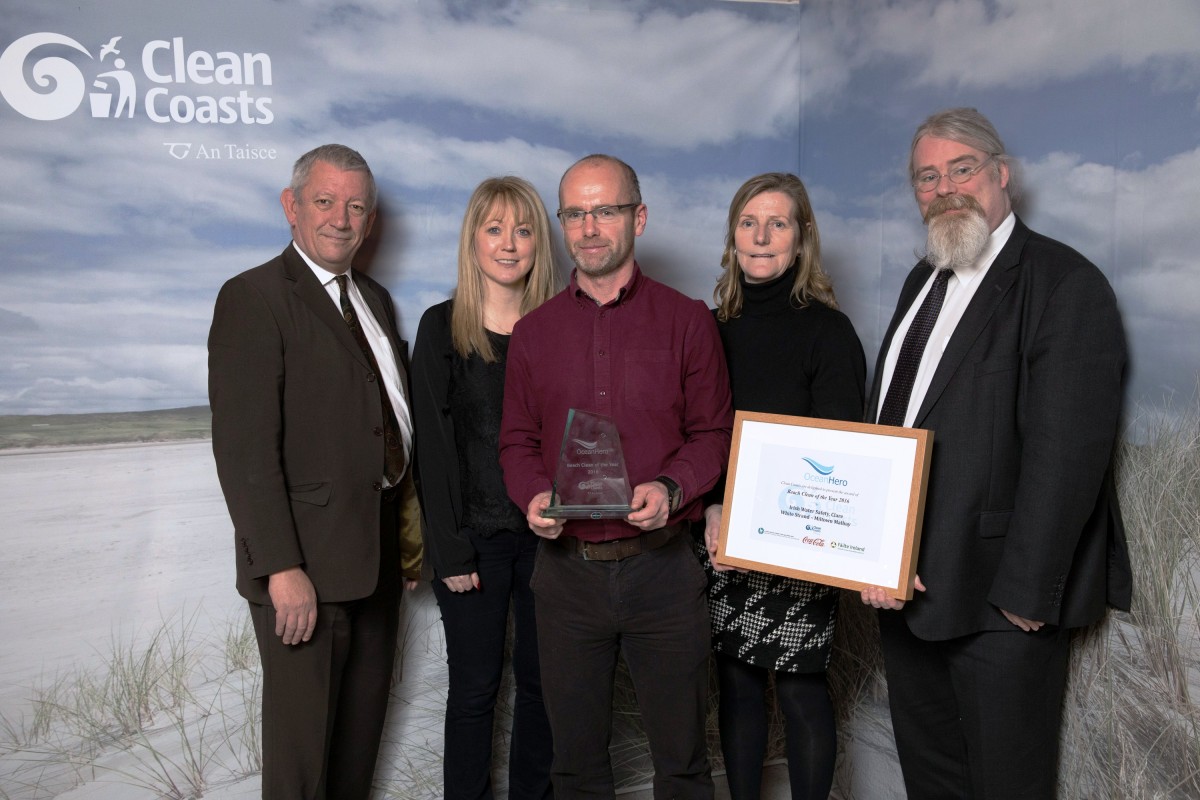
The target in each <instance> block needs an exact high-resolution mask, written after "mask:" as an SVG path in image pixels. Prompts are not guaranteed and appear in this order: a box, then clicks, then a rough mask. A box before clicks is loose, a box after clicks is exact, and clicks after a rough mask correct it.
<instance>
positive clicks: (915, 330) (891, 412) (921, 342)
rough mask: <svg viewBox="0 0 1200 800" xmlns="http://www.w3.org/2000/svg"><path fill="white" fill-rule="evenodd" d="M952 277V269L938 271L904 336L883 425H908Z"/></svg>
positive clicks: (883, 412) (881, 418)
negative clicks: (910, 404) (927, 349)
mask: <svg viewBox="0 0 1200 800" xmlns="http://www.w3.org/2000/svg"><path fill="white" fill-rule="evenodd" d="M950 274H951V270H948V269H940V270H938V273H937V277H935V278H934V279H933V286H931V287H929V294H927V295H925V302H923V303H921V307H920V308H918V309H917V313H916V316H914V317H913V320H912V325H910V326H909V327H908V333H907V334H905V335H904V343H903V344H901V345H900V355H899V356H898V357H897V358H896V369H895V370H893V372H892V382H891V383H890V384H888V391H887V397H885V398H884V400H883V410H882V411H880V412H879V424H880V425H903V424H904V417H905V415H906V414H907V413H908V398H909V397H910V396H911V395H912V388H913V383H914V382H915V381H916V380H917V368H918V367H920V366H921V356H923V355H924V354H925V343H926V342H928V341H929V334H930V333H931V332H932V331H933V325H934V323H935V322H937V318H938V314H939V313H941V310H942V301H944V300H945V299H946V283H947V282H949V280H950Z"/></svg>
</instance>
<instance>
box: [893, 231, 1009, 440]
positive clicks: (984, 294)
mask: <svg viewBox="0 0 1200 800" xmlns="http://www.w3.org/2000/svg"><path fill="white" fill-rule="evenodd" d="M1028 239H1029V228H1026V227H1025V225H1024V223H1022V222H1021V220H1020V219H1019V218H1018V219H1017V220H1016V225H1015V226H1014V227H1013V231H1012V233H1011V234H1010V235H1009V237H1008V241H1007V242H1005V244H1004V247H1003V248H1002V249H1001V250H1000V252H999V253H998V254H997V255H996V260H995V261H993V262H992V266H991V267H990V268H989V269H988V271H987V275H985V276H984V277H983V283H982V284H980V286H979V288H978V289H977V290H976V291H975V296H974V297H972V298H971V302H970V304H969V305H968V306H967V310H966V311H965V312H964V313H963V316H962V319H960V320H959V321H958V325H957V326H955V328H954V333H952V334H951V335H950V341H949V342H948V343H947V344H946V351H945V352H944V353H942V358H941V360H940V361H938V366H937V370H935V371H934V373H933V379H932V380H931V381H930V383H929V389H928V390H927V391H926V392H925V398H924V400H922V401H921V407H920V409H918V410H917V415H916V417H915V418H914V419H913V427H914V428H920V427H922V423H923V422H924V420H925V418H926V417H927V416H928V415H929V412H930V411H931V410H932V409H933V406H934V405H935V404H936V403H937V400H938V398H939V397H940V396H941V394H942V392H944V391H945V390H946V387H947V386H948V385H949V384H950V381H951V379H953V378H954V376H955V375H956V374H957V373H958V368H959V366H960V365H961V364H962V361H963V359H964V358H966V355H967V353H968V352H970V350H971V348H972V347H973V346H974V345H975V342H976V341H977V340H978V339H979V336H980V335H981V334H982V333H983V330H984V328H986V327H987V324H988V321H989V320H991V318H992V315H993V314H995V313H996V309H997V308H999V306H1000V302H1001V300H1003V299H1004V296H1005V295H1006V294H1008V291H1009V290H1010V289H1011V288H1012V285H1013V283H1014V282H1015V281H1016V279H1017V275H1018V270H1017V266H1018V264H1019V263H1020V258H1021V251H1022V250H1023V249H1024V248H1025V242H1026V240H1028Z"/></svg>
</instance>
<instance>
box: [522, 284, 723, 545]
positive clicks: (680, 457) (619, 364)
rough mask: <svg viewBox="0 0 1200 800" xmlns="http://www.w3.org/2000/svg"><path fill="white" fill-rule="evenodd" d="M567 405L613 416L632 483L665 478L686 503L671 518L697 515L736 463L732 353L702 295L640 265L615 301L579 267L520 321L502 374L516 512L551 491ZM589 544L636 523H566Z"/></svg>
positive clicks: (624, 533)
mask: <svg viewBox="0 0 1200 800" xmlns="http://www.w3.org/2000/svg"><path fill="white" fill-rule="evenodd" d="M571 408H577V409H581V410H584V411H591V412H594V413H597V414H603V415H604V416H607V417H611V418H612V419H613V420H614V421H615V422H616V425H617V430H618V432H619V433H620V436H621V443H622V447H623V449H624V454H625V461H626V467H627V469H628V471H629V482H630V485H631V486H637V485H638V484H642V483H647V482H649V481H652V480H654V479H655V478H656V477H658V476H659V475H665V476H667V477H668V478H671V479H672V480H674V481H675V482H676V483H678V484H679V486H680V489H681V490H682V501H681V503H680V506H679V509H678V510H677V511H676V512H675V513H674V514H672V515H671V519H670V520H669V522H675V521H678V520H683V519H698V518H699V517H700V514H701V512H702V507H701V504H702V496H703V494H704V492H705V491H706V490H707V489H709V488H710V487H712V486H713V484H714V483H716V481H717V479H718V478H719V477H720V476H721V473H722V472H723V471H724V470H725V465H726V464H727V463H728V460H729V440H730V430H731V428H732V425H733V410H732V405H731V402H730V395H729V375H728V372H727V371H726V367H725V355H724V351H723V350H722V348H721V340H720V337H719V336H718V334H717V327H716V324H715V323H714V322H713V318H712V314H711V313H709V311H708V309H707V308H706V307H705V305H704V304H703V303H702V302H700V301H699V300H692V299H690V298H687V297H685V296H684V295H682V294H680V293H679V292H677V291H675V290H674V289H671V288H669V287H667V286H664V285H663V284H661V283H658V282H657V281H654V280H651V279H650V278H647V277H646V276H645V275H643V274H642V272H641V270H640V269H639V268H638V267H637V266H636V265H635V266H634V271H633V276H632V277H631V278H630V280H629V283H627V284H626V285H625V286H624V287H622V288H621V290H620V292H619V293H618V295H617V297H616V299H615V300H613V301H612V302H610V303H607V304H605V305H598V304H597V303H596V302H595V301H594V300H592V298H590V297H588V295H587V294H585V293H584V292H583V290H582V289H580V288H579V284H578V283H577V282H576V280H575V275H574V273H572V275H571V283H570V286H568V287H567V288H566V289H565V290H564V291H562V292H561V293H559V294H558V295H556V296H555V297H553V298H551V299H550V300H549V301H548V302H546V303H545V304H544V305H542V306H541V307H540V308H538V309H537V310H535V311H532V312H530V313H529V314H528V315H526V316H525V317H524V318H523V319H522V320H521V321H520V322H519V323H517V326H516V328H514V329H513V336H512V341H511V342H510V344H509V351H508V367H507V372H506V374H505V382H504V417H503V422H502V423H501V427H500V465H501V467H503V469H504V483H505V486H506V487H507V489H508V494H509V497H511V498H512V499H513V502H515V503H516V504H517V505H518V506H519V507H520V508H522V509H528V508H529V503H530V501H531V500H533V498H534V497H535V496H536V495H538V494H539V493H541V492H544V491H549V490H550V489H551V488H552V484H553V476H554V473H555V470H556V469H557V466H558V454H559V449H560V445H561V444H562V435H563V428H564V427H565V426H566V421H567V412H568V410H569V409H571ZM564 533H565V534H566V535H568V536H576V537H579V538H580V539H584V540H587V541H603V540H607V539H623V538H626V537H630V536H637V535H638V534H639V533H641V531H639V530H638V529H636V528H634V527H633V526H631V525H629V524H628V523H627V522H625V521H624V520H621V519H616V520H570V521H568V522H567V523H566V527H565V529H564Z"/></svg>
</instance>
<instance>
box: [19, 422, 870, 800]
mask: <svg viewBox="0 0 1200 800" xmlns="http://www.w3.org/2000/svg"><path fill="white" fill-rule="evenodd" d="M230 531H231V525H230V522H229V518H228V515H227V513H226V510H225V504H224V501H223V498H222V496H221V492H220V487H219V485H218V483H217V477H216V471H215V467H214V465H213V460H212V450H211V443H210V442H209V441H207V440H203V441H188V442H171V443H162V444H139V445H113V446H98V447H78V448H74V447H70V448H56V449H40V450H8V451H0V576H2V577H0V581H2V583H0V585H2V586H3V589H2V590H0V641H3V642H5V645H4V647H3V648H0V714H2V715H3V717H4V718H5V719H7V720H8V721H9V722H10V723H11V722H14V721H17V722H21V721H24V722H22V724H25V725H28V724H29V723H28V720H29V719H30V718H31V710H32V707H33V703H32V700H33V697H34V695H35V693H36V691H37V689H38V687H45V686H47V685H50V684H52V683H53V682H54V681H55V680H56V679H59V678H62V677H63V676H67V677H68V678H69V680H68V681H67V682H66V683H67V685H68V686H69V687H72V688H73V687H75V686H76V685H77V683H78V682H79V680H80V678H79V676H81V675H86V674H99V673H101V672H103V671H104V670H105V669H109V668H110V667H111V663H110V661H111V659H112V657H113V653H114V651H115V650H117V651H119V650H122V649H123V650H124V651H126V652H128V653H134V654H136V653H137V652H139V650H138V648H139V647H144V646H145V645H146V643H147V642H149V641H150V640H151V639H152V638H153V637H154V636H155V635H156V634H160V635H161V634H163V633H164V631H165V632H166V633H167V636H168V638H169V637H170V636H172V635H174V634H173V633H172V632H181V633H180V635H181V636H183V637H185V638H186V639H187V642H186V644H187V646H188V648H189V650H191V651H194V652H195V653H196V654H197V664H196V665H194V666H193V667H191V668H189V670H188V672H187V675H188V679H189V681H190V682H191V684H192V685H190V686H189V688H188V692H189V693H188V699H187V702H186V704H184V706H183V707H182V710H181V711H179V713H178V717H173V716H172V712H170V711H166V712H164V711H163V710H158V711H156V712H155V714H153V715H151V716H152V719H151V720H150V721H149V722H148V723H147V724H146V727H145V729H144V730H141V731H138V732H136V733H134V734H133V735H132V736H128V735H127V736H125V737H124V738H121V739H116V738H114V739H113V740H112V741H105V742H104V743H103V746H96V745H94V744H93V745H90V747H91V750H88V751H87V754H86V755H83V751H84V750H86V748H82V747H78V742H77V741H75V740H72V741H71V744H72V746H73V747H77V748H78V750H79V751H80V752H74V751H73V753H72V755H71V757H70V758H69V759H64V758H63V756H62V752H63V750H62V748H63V744H62V742H63V738H62V736H61V734H56V733H51V734H50V735H48V736H47V735H43V736H42V737H41V738H39V739H37V740H36V741H32V742H30V743H29V744H27V745H25V746H20V747H18V746H14V745H13V744H12V743H11V742H8V743H5V745H4V747H3V749H0V797H4V798H6V800H16V798H22V800H34V798H43V797H64V798H88V799H89V800H108V798H113V800H116V799H117V798H120V800H137V799H138V798H143V797H144V798H154V797H163V796H194V793H193V794H188V793H187V791H185V790H183V789H180V787H183V786H185V785H186V784H187V780H189V779H191V778H194V779H195V780H196V781H197V782H198V783H201V784H203V796H204V797H205V798H217V800H243V799H244V798H250V797H255V796H257V794H258V785H259V780H258V775H257V774H255V772H254V769H253V765H251V766H250V767H247V766H246V765H245V763H244V762H245V752H246V749H247V748H246V747H245V745H244V742H245V741H246V740H245V739H244V738H243V737H245V736H246V735H247V732H248V731H253V730H254V729H255V728H256V726H255V725H254V724H253V721H252V719H251V716H252V714H253V711H251V710H249V709H253V708H254V707H255V705H256V703H255V702H254V701H247V700H246V697H247V696H248V695H247V689H246V688H245V687H246V685H247V682H248V681H249V682H251V683H252V682H253V679H251V678H248V677H247V674H248V673H247V672H246V670H244V669H243V670H240V671H230V670H229V668H228V666H227V663H225V662H223V661H222V659H223V658H224V652H225V647H226V646H227V645H226V638H227V635H228V632H229V631H230V629H231V627H236V626H238V625H240V624H241V620H242V619H244V617H245V612H244V608H245V606H244V602H243V601H242V600H241V598H240V597H239V596H238V594H237V592H236V590H235V588H234V581H233V564H232V563H231V555H230V552H229V551H230V542H229V537H230ZM401 647H402V661H401V663H400V665H399V666H398V671H399V673H400V674H401V675H402V680H401V681H400V682H399V683H398V684H397V685H396V687H395V689H394V690H393V696H392V705H391V709H390V711H389V721H388V728H387V731H386V733H385V740H384V745H383V748H382V752H381V755H380V762H379V767H378V774H377V778H378V779H379V785H380V786H381V787H382V789H383V791H382V792H381V793H380V794H379V796H380V797H396V798H432V797H437V796H439V794H440V783H441V750H442V716H443V710H444V707H445V669H446V668H445V663H444V659H445V655H444V642H443V640H442V632H441V626H440V624H439V617H438V612H437V605H436V602H435V601H434V599H433V594H432V591H430V589H429V587H428V586H427V585H423V586H422V587H420V588H419V589H418V590H417V591H416V592H415V593H411V594H407V595H406V597H405V609H404V627H403V629H402V631H401ZM84 682H86V680H85V681H84ZM502 705H503V704H502ZM499 713H500V715H501V721H502V724H503V722H506V720H505V719H504V715H505V714H506V713H507V710H506V709H504V708H501V709H500V712H499ZM214 720H218V721H219V724H218V722H214ZM230 731H232V732H233V733H230ZM618 733H619V732H618ZM72 735H74V734H72ZM55 737H58V738H57V739H56V738H55ZM868 737H869V738H872V737H870V736H869V733H868ZM503 739H504V737H503V736H501V737H500V739H499V740H498V743H497V746H498V748H500V749H501V751H502V750H503V748H504V747H505V746H506V743H505V742H504V741H503ZM51 743H53V745H52V744H51ZM864 744H866V745H867V746H866V748H865V750H864V752H862V753H861V754H860V755H861V757H863V762H862V763H861V764H856V765H855V768H854V770H853V772H854V773H855V783H856V784H857V785H858V787H860V788H866V787H868V786H871V787H872V788H871V789H869V790H868V791H869V794H870V796H872V797H879V798H884V797H888V796H890V795H891V792H890V791H888V790H884V789H882V787H880V786H879V785H878V784H879V783H882V784H883V785H885V786H886V785H888V784H892V781H891V780H890V778H891V777H894V773H893V774H892V775H889V774H888V773H889V770H888V769H887V767H888V766H889V765H888V764H887V763H886V762H887V761H888V760H889V759H888V757H887V755H886V754H885V753H881V752H880V750H885V751H886V749H887V745H888V743H887V742H886V741H884V742H864ZM55 747H58V748H59V750H58V751H57V752H54V751H55ZM197 752H198V753H199V756H197ZM622 753H624V755H625V756H627V760H625V761H624V763H621V762H622V761H623V759H622V756H621V754H622ZM881 758H882V764H881V763H880V761H879V760H880V759H881ZM893 758H894V756H893ZM857 760H858V759H857V758H856V759H855V761H857ZM872 761H875V762H876V764H875V766H874V767H871V766H868V764H870V762H872ZM67 762H69V763H67ZM614 762H616V763H617V770H618V775H623V776H624V779H625V780H624V782H625V783H628V782H629V781H630V779H631V778H632V777H633V776H635V775H636V774H637V771H638V770H639V769H645V768H646V766H647V764H646V763H645V754H644V752H642V745H641V744H640V743H637V742H631V743H623V742H621V741H617V742H615V744H614ZM880 765H882V766H883V767H884V769H883V772H882V774H881V773H880V772H879V769H878V767H879V766H880ZM892 769H893V770H894V766H892ZM502 774H503V770H501V771H500V775H498V776H497V777H498V778H500V780H499V782H498V785H497V787H496V788H497V790H498V795H499V796H501V797H503V796H505V795H506V791H505V789H506V787H505V786H504V783H503V778H502ZM769 774H770V775H772V776H773V778H772V779H771V780H770V781H769V786H768V789H767V791H768V792H770V791H771V788H774V789H775V792H777V793H778V796H785V793H786V788H785V787H786V772H785V771H784V768H783V767H782V766H777V767H774V768H772V769H771V770H769ZM189 775H190V776H191V778H189ZM881 778H882V779H883V780H882V781H881V780H880V779H881ZM619 781H620V778H619ZM635 782H636V780H635ZM781 783H782V785H780V784H781ZM873 784H874V786H872V785H873ZM892 785H893V786H894V784H892ZM172 787H173V788H172ZM722 789H723V786H722ZM175 791H178V792H179V794H177V795H176V794H173V793H172V792H175ZM773 794H774V793H773ZM625 796H627V797H630V798H640V797H643V796H645V797H648V796H649V793H648V792H638V791H634V792H632V793H630V794H626V795H625ZM863 796H866V795H863Z"/></svg>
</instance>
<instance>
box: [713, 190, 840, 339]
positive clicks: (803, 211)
mask: <svg viewBox="0 0 1200 800" xmlns="http://www.w3.org/2000/svg"><path fill="white" fill-rule="evenodd" d="M763 192H782V193H784V194H786V195H787V196H788V197H790V198H791V199H792V222H793V223H795V225H796V235H797V236H799V237H800V246H799V248H797V250H796V263H795V266H796V267H797V269H796V280H795V282H794V283H793V284H792V293H791V297H792V300H793V301H794V302H795V303H796V304H797V305H799V306H806V305H808V302H809V300H811V299H813V298H815V299H817V300H820V301H821V302H822V303H824V304H825V305H827V306H829V307H830V308H837V299H836V298H835V297H834V294H833V284H832V283H831V282H830V280H829V276H828V275H826V274H825V272H824V270H822V269H821V234H820V232H819V231H818V230H817V220H816V219H815V218H814V217H813V210H812V203H810V202H809V200H808V191H807V190H806V189H805V188H804V184H803V183H802V182H801V180H800V179H799V178H797V177H796V176H795V175H792V174H790V173H787V172H767V173H764V174H762V175H755V176H754V177H753V178H751V179H750V180H748V181H746V182H745V183H743V184H742V187H741V188H740V189H738V190H737V192H736V193H735V194H734V195H733V201H732V202H731V203H730V204H729V218H728V219H727V220H726V222H725V252H724V253H723V254H722V255H721V277H719V278H717V288H716V289H715V290H714V291H713V302H715V303H716V305H717V319H719V320H720V321H721V322H728V321H729V320H731V319H733V318H734V317H736V316H738V315H739V314H741V313H742V280H741V279H742V267H741V265H740V264H739V263H738V259H737V252H736V249H735V245H734V232H735V230H736V229H737V224H738V220H739V218H740V217H741V216H742V211H743V210H745V208H746V204H747V203H749V202H750V201H751V200H753V199H754V198H755V197H757V196H758V195H760V194H762V193H763Z"/></svg>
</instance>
